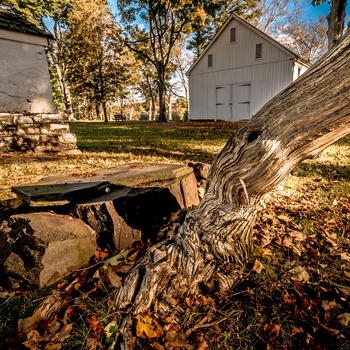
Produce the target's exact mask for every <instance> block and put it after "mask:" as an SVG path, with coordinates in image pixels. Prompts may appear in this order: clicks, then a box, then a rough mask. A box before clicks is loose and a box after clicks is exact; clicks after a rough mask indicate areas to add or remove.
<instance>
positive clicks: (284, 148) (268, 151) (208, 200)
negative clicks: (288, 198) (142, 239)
mask: <svg viewBox="0 0 350 350" xmlns="http://www.w3.org/2000/svg"><path fill="white" fill-rule="evenodd" d="M349 50H350V35H347V36H346V37H345V38H344V39H343V40H342V41H341V42H340V43H339V45H338V46H336V47H334V48H333V49H332V50H331V51H329V52H328V54H327V55H325V56H324V57H323V58H322V59H321V60H320V61H319V62H318V63H317V64H316V65H314V66H313V67H312V68H310V69H309V70H308V71H307V72H306V73H304V75H303V76H302V77H301V78H299V79H298V80H296V81H295V82H294V83H293V84H292V85H290V86H289V87H288V88H286V89H285V90H284V91H282V92H281V93H280V94H279V95H278V96H276V97H275V98H274V99H272V100H271V101H270V102H268V103H267V104H266V105H265V106H264V107H263V108H262V109H261V110H260V111H259V112H258V113H257V114H256V115H255V116H254V117H253V118H252V119H251V120H250V121H249V123H247V124H246V125H245V126H243V127H242V128H241V129H240V130H238V132H236V133H235V134H234V135H233V136H232V137H231V138H230V139H229V141H228V142H227V144H226V146H225V147H224V149H223V150H222V151H221V152H220V153H219V155H218V156H217V157H216V159H215V160H214V162H213V164H212V167H211V170H210V173H209V177H208V184H207V192H206V194H205V196H204V198H203V200H202V202H201V203H200V204H199V205H198V206H197V207H196V208H195V209H193V210H191V211H190V212H188V213H187V215H186V218H185V221H184V223H183V225H182V226H181V227H180V228H179V229H178V231H177V232H176V233H175V234H174V235H173V237H171V238H169V239H168V240H167V241H165V242H162V243H160V244H158V245H157V246H155V247H152V248H151V249H150V250H149V251H148V252H147V254H146V255H145V256H144V257H143V258H142V260H141V261H139V262H138V264H137V265H136V266H135V268H134V269H133V270H132V271H131V273H130V274H129V275H128V277H127V278H126V279H125V281H124V286H123V287H122V288H121V289H120V290H119V292H118V295H117V299H116V302H117V306H118V307H119V308H120V309H123V308H126V307H127V306H129V307H130V309H128V316H126V317H124V318H123V321H122V324H121V330H122V334H123V344H122V349H132V348H133V342H132V339H133V338H132V336H131V333H130V329H131V324H132V319H133V316H134V315H135V314H139V313H144V312H146V311H147V310H148V309H150V308H151V307H154V306H156V308H155V309H156V312H158V313H167V312H169V311H170V310H172V309H173V306H172V305H173V301H174V299H175V300H178V299H179V298H181V297H183V296H184V295H186V294H196V293H197V292H198V291H199V289H200V284H202V285H203V284H205V285H206V287H207V288H209V289H213V288H217V289H219V291H220V292H225V291H228V290H229V289H230V288H232V286H233V285H234V284H235V283H236V281H237V280H238V278H239V277H240V275H241V272H242V269H243V267H244V264H245V262H246V261H247V259H248V258H249V257H250V256H251V253H252V227H253V225H254V222H255V218H256V214H257V204H258V201H259V200H260V199H261V197H262V195H264V194H265V193H266V192H268V191H270V190H271V189H273V188H274V187H275V186H276V185H277V184H278V183H280V182H281V181H282V180H283V179H284V178H285V177H286V175H287V174H288V173H289V172H290V171H291V170H292V169H293V167H294V166H295V165H296V164H298V163H299V162H301V161H302V160H304V159H307V158H310V157H313V156H315V155H317V154H319V153H320V152H321V151H322V150H323V149H325V148H326V147H327V146H329V145H330V144H332V143H333V142H335V141H336V140H338V139H340V138H341V137H343V136H345V135H346V134H348V133H350V55H349V52H350V51H349ZM159 250H160V251H162V252H165V253H166V254H164V253H163V254H164V255H165V257H164V258H163V259H162V260H160V261H157V259H156V258H155V257H156V254H155V253H156V251H157V252H158V251H159ZM158 256H159V254H158ZM155 301H156V303H155Z"/></svg>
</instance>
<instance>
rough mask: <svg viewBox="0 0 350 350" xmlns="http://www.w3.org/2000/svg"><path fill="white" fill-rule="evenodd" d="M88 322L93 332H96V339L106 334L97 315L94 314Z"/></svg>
mask: <svg viewBox="0 0 350 350" xmlns="http://www.w3.org/2000/svg"><path fill="white" fill-rule="evenodd" d="M87 321H88V323H89V326H90V328H91V330H92V331H93V332H94V337H95V338H98V337H99V336H100V335H101V334H102V333H103V332H104V328H103V326H102V325H101V323H100V321H99V319H98V316H97V315H96V314H93V315H91V316H89V317H88V319H87Z"/></svg>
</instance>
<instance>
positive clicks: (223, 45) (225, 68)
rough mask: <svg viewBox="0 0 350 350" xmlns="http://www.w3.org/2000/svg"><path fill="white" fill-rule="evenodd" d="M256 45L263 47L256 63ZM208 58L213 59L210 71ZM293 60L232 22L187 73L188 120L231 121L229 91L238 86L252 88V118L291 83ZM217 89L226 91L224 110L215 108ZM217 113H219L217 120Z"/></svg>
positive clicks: (291, 56)
mask: <svg viewBox="0 0 350 350" xmlns="http://www.w3.org/2000/svg"><path fill="white" fill-rule="evenodd" d="M233 27H235V28H236V41H235V42H233V43H231V42H230V34H231V28H233ZM257 44H262V58H261V59H255V50H256V45H257ZM209 54H211V55H212V58H213V61H212V63H213V66H212V67H210V68H208V59H207V56H208V55H209ZM294 59H295V57H294V56H293V55H292V53H290V52H289V51H288V50H286V49H284V48H282V47H281V49H280V48H278V47H277V46H276V44H275V43H271V40H270V39H268V38H266V39H265V38H264V36H261V35H258V34H257V33H256V32H254V31H253V30H252V29H251V28H250V27H249V26H248V25H246V24H242V23H241V22H239V21H238V20H236V19H234V18H232V19H231V21H230V22H229V23H228V24H227V25H226V26H225V28H224V29H223V30H222V32H221V33H220V34H219V35H218V36H217V37H216V38H215V40H214V41H213V42H212V44H211V45H210V47H209V48H208V50H207V52H205V54H204V55H203V56H202V57H201V58H200V59H199V60H198V61H197V63H196V65H195V66H194V67H193V68H192V70H191V71H190V74H189V84H190V89H189V90H190V91H189V93H190V119H191V120H195V119H208V120H212V119H214V120H215V119H224V120H228V121H233V118H232V113H231V109H232V106H233V105H232V103H233V101H232V100H233V98H232V90H233V84H237V83H247V84H251V87H250V99H251V100H250V106H249V109H250V114H251V115H253V114H255V113H256V112H257V111H258V110H259V109H260V108H261V107H262V106H263V105H264V104H265V102H267V101H268V100H270V99H271V98H272V97H273V96H275V95H276V94H277V93H278V92H279V91H281V90H282V89H283V88H285V87H286V86H288V85H289V84H290V83H291V82H292V81H293V78H294V76H295V75H296V74H297V73H295V72H296V71H298V67H299V66H297V65H295V64H294ZM301 67H303V66H302V65H301ZM299 68H300V67H299ZM303 68H304V69H303V70H305V67H303ZM217 87H224V88H225V89H226V95H227V100H226V106H225V107H222V106H221V107H220V108H217V106H216V88H217ZM217 110H219V111H220V113H219V114H220V118H218V115H217ZM224 110H225V113H224V112H223V111H224ZM223 113H224V114H225V116H224V118H222V116H223Z"/></svg>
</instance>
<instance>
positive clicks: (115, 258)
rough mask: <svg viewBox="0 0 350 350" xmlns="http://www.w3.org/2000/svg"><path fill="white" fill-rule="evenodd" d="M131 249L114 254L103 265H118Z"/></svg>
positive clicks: (105, 266)
mask: <svg viewBox="0 0 350 350" xmlns="http://www.w3.org/2000/svg"><path fill="white" fill-rule="evenodd" d="M129 251H130V250H127V249H124V250H122V251H121V252H120V253H119V254H117V255H114V256H112V257H111V258H109V259H107V260H105V261H104V262H103V267H104V268H105V269H107V267H108V265H112V266H116V265H119V264H120V263H122V262H123V261H124V260H125V259H126V257H127V256H128V253H129Z"/></svg>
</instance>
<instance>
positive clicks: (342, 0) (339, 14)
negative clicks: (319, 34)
mask: <svg viewBox="0 0 350 350" xmlns="http://www.w3.org/2000/svg"><path fill="white" fill-rule="evenodd" d="M346 2H347V0H332V1H331V10H330V13H329V15H328V16H327V21H328V31H327V37H328V49H331V48H332V47H333V46H334V45H335V44H336V43H337V42H338V41H339V40H340V38H341V37H342V35H343V31H344V20H345V10H346Z"/></svg>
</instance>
